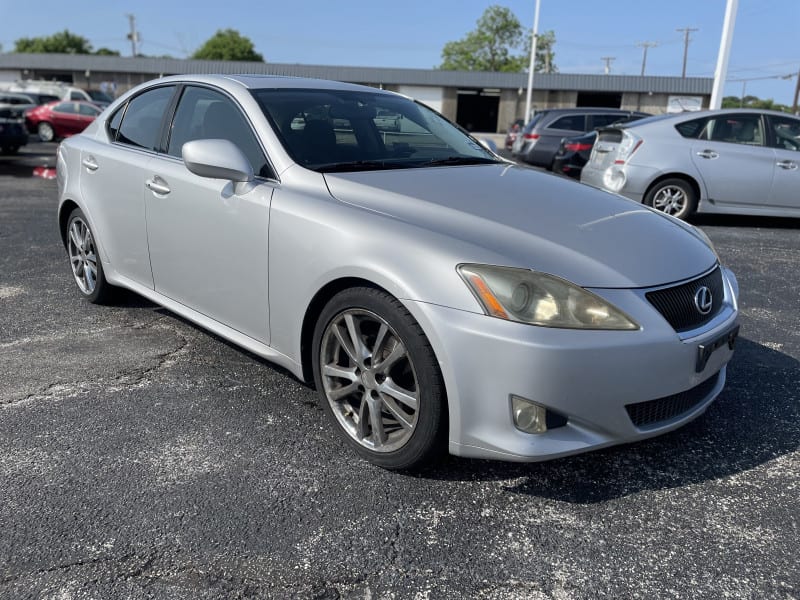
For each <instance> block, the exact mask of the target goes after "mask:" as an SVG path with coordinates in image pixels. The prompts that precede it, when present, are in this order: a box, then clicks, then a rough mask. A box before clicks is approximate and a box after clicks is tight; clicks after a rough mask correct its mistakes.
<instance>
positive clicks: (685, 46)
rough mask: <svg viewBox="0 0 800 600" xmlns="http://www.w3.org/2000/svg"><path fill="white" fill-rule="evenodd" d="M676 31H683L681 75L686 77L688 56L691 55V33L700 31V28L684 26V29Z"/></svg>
mask: <svg viewBox="0 0 800 600" xmlns="http://www.w3.org/2000/svg"><path fill="white" fill-rule="evenodd" d="M675 31H682V32H683V69H682V70H681V77H683V78H684V79H686V57H687V56H688V55H689V42H690V41H691V39H690V38H689V35H690V34H691V33H692V32H693V31H700V30H699V29H693V28H692V27H684V28H682V29H676V30H675Z"/></svg>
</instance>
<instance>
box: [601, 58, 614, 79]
mask: <svg viewBox="0 0 800 600" xmlns="http://www.w3.org/2000/svg"><path fill="white" fill-rule="evenodd" d="M600 60H602V61H605V63H606V75H608V74H610V73H611V63H612V62H614V61H615V60H617V57H616V56H601V57H600Z"/></svg>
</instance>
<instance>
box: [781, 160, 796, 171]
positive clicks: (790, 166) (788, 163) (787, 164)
mask: <svg viewBox="0 0 800 600" xmlns="http://www.w3.org/2000/svg"><path fill="white" fill-rule="evenodd" d="M776 164H777V165H778V166H779V167H780V168H781V169H786V170H787V171H794V170H796V169H797V163H796V162H794V161H793V160H781V161H779V162H777V163H776Z"/></svg>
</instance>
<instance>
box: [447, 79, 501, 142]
mask: <svg viewBox="0 0 800 600" xmlns="http://www.w3.org/2000/svg"><path fill="white" fill-rule="evenodd" d="M457 98H458V100H457V106H456V123H458V124H459V125H461V126H462V127H463V128H464V129H466V130H467V131H480V132H486V133H488V132H492V133H494V132H495V131H497V115H498V112H499V110H500V90H495V89H482V90H458V96H457Z"/></svg>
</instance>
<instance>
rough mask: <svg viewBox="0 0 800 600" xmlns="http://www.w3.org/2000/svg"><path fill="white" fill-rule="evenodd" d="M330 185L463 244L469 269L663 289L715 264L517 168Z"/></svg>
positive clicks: (329, 177) (643, 219)
mask: <svg viewBox="0 0 800 600" xmlns="http://www.w3.org/2000/svg"><path fill="white" fill-rule="evenodd" d="M325 180H326V182H327V184H328V188H329V190H330V192H331V194H332V195H333V196H334V197H335V198H337V199H338V200H340V201H342V202H345V203H349V204H352V205H356V206H359V207H362V208H365V209H368V210H373V211H376V212H379V213H382V214H384V215H389V216H391V217H393V218H396V219H399V220H402V221H405V222H407V223H410V224H412V225H414V226H416V227H422V228H425V229H427V230H430V231H433V232H436V233H438V234H440V235H443V236H446V237H448V238H451V239H454V240H458V241H459V242H464V243H466V244H467V246H466V247H468V248H471V249H472V253H471V254H470V253H468V254H469V255H467V256H464V257H463V261H464V262H475V261H482V260H493V261H497V260H498V259H500V260H502V261H503V262H504V266H512V267H523V268H530V269H534V270H536V271H540V272H544V273H550V274H554V275H558V276H560V277H563V278H565V279H568V280H570V281H572V282H573V283H576V284H578V285H581V286H583V287H593V288H629V287H650V286H656V285H663V284H666V283H671V282H674V281H679V280H682V279H687V278H689V277H692V276H694V275H697V274H699V273H701V272H703V271H706V270H707V269H709V268H710V267H711V266H713V265H714V263H715V262H716V255H715V254H714V252H713V250H712V249H711V248H709V247H708V245H707V244H706V243H705V242H704V241H702V240H701V239H700V238H699V237H698V236H696V235H695V234H693V233H691V232H690V231H688V230H687V229H686V228H684V227H683V226H682V225H681V224H679V223H677V222H675V221H674V220H673V219H671V218H669V217H667V216H665V215H662V214H661V213H657V212H655V211H653V210H651V209H649V208H647V207H644V206H642V205H641V204H638V203H635V202H633V201H630V200H627V199H625V198H622V197H621V196H616V195H613V194H609V193H606V192H602V191H599V190H595V189H593V188H590V187H588V186H585V185H581V184H579V183H576V182H572V181H569V180H566V179H564V178H561V177H557V176H555V175H550V174H546V173H541V172H538V171H535V170H532V169H528V168H524V167H518V166H515V165H504V164H496V165H476V166H457V167H436V168H427V169H413V170H406V169H401V170H389V171H369V172H358V173H337V174H325ZM482 251H483V252H482Z"/></svg>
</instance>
